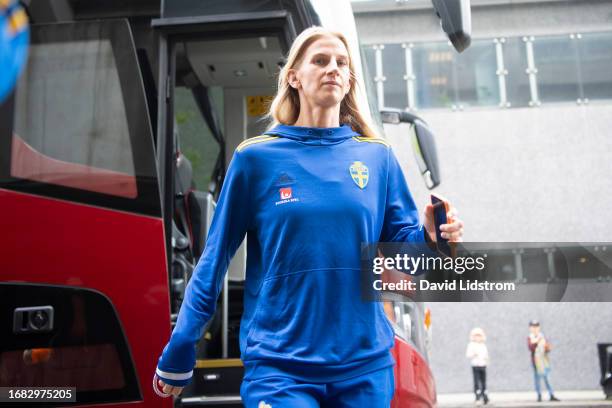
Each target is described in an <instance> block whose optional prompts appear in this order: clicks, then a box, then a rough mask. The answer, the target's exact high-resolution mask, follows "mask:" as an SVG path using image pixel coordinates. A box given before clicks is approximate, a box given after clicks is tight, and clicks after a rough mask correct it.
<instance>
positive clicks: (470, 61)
mask: <svg viewBox="0 0 612 408" xmlns="http://www.w3.org/2000/svg"><path fill="white" fill-rule="evenodd" d="M455 59H456V78H457V92H458V96H459V103H460V104H462V105H465V106H497V105H499V102H500V100H499V82H498V79H497V75H496V73H495V71H496V70H497V58H496V56H495V44H494V43H493V41H492V40H481V41H473V42H472V44H471V45H470V47H469V48H468V49H467V50H465V51H464V52H463V53H461V54H456V55H455Z"/></svg>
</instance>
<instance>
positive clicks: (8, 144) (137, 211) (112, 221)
mask: <svg viewBox="0 0 612 408" xmlns="http://www.w3.org/2000/svg"><path fill="white" fill-rule="evenodd" d="M433 3H434V7H435V11H436V12H437V13H438V15H439V17H440V18H441V22H442V27H443V29H444V30H445V31H446V32H447V33H448V35H449V39H450V40H451V41H452V42H453V44H454V45H455V47H456V48H457V50H462V49H464V48H465V47H467V46H468V45H469V27H468V26H469V2H468V1H466V0H457V1H455V0H452V1H446V2H438V1H434V2H433ZM23 4H24V6H25V8H26V12H27V14H28V16H29V19H30V22H31V25H30V38H31V43H30V48H29V59H28V64H27V66H26V68H25V69H24V72H23V73H22V75H21V77H20V79H19V82H18V83H17V85H16V88H15V90H14V92H13V94H12V95H11V96H10V97H9V98H8V99H7V100H6V101H4V102H3V103H2V105H1V106H0V208H1V209H2V211H0V214H1V215H0V230H1V231H3V232H4V238H3V240H2V245H1V248H2V256H1V257H0V313H1V314H2V318H1V319H0V321H1V322H2V326H1V328H0V386H1V387H71V388H74V394H73V396H72V400H71V401H68V400H66V401H47V402H40V405H41V406H44V405H45V404H46V405H50V406H64V405H82V406H89V405H97V404H112V405H113V406H117V407H128V406H130V407H133V406H135V405H134V404H140V405H143V406H148V407H149V406H150V407H153V406H156V407H170V406H172V405H173V404H174V405H176V406H188V405H202V406H211V407H214V406H242V405H241V401H240V396H239V387H240V382H241V380H242V370H243V369H242V363H241V360H240V358H239V357H240V354H239V351H238V328H239V324H240V318H241V315H242V308H243V305H242V291H243V288H244V284H243V282H244V278H245V276H244V274H245V272H244V271H245V264H246V251H245V249H244V247H241V248H240V249H239V250H238V252H237V253H236V255H235V257H234V259H233V261H232V264H231V265H230V268H229V271H228V273H227V275H226V278H225V283H224V288H223V291H222V295H221V297H220V299H219V304H218V307H217V313H216V314H215V316H214V317H213V318H212V319H211V321H210V322H209V323H208V325H207V326H206V328H205V329H204V334H203V336H202V339H201V341H200V344H199V345H198V356H197V357H198V359H197V364H196V367H195V371H194V381H193V383H192V384H191V385H190V386H188V387H187V388H186V389H185V390H184V392H183V394H182V395H181V397H179V398H175V399H174V401H172V399H162V398H159V397H158V396H156V395H155V393H154V390H153V387H152V377H153V373H154V371H155V366H156V363H157V357H158V356H159V354H160V352H161V350H162V348H163V346H164V345H165V343H166V342H167V340H168V338H169V336H170V333H171V329H172V327H173V325H174V323H175V321H176V317H177V314H178V311H179V308H180V305H181V301H182V299H183V295H184V291H185V287H186V284H187V282H188V281H189V279H190V276H191V273H192V271H193V269H194V266H195V264H196V262H197V260H198V258H199V256H200V254H201V253H202V250H203V248H204V246H205V237H206V233H207V229H208V226H209V225H210V220H211V217H212V214H213V213H214V207H215V200H216V198H217V197H218V194H219V192H220V188H221V186H222V183H223V178H224V174H225V170H226V166H227V164H228V163H229V160H230V158H231V155H232V152H233V150H234V149H235V147H236V146H237V145H238V144H239V143H240V142H242V141H244V140H245V139H247V138H249V137H253V136H256V135H258V134H261V132H262V131H263V130H264V129H265V127H266V125H267V124H266V123H265V122H263V121H262V120H261V118H262V116H263V114H264V113H265V111H266V103H267V101H268V100H269V98H270V97H271V96H272V95H273V94H274V92H275V88H276V75H277V73H278V68H279V66H282V64H283V63H284V56H285V55H286V53H287V52H288V49H289V46H290V44H291V43H292V41H293V39H294V38H295V37H296V35H297V34H298V33H299V32H301V31H302V30H303V29H305V28H307V27H309V26H312V25H321V26H324V27H327V28H331V29H336V30H339V31H342V32H343V33H345V35H346V36H347V38H348V39H349V42H350V46H351V48H352V54H353V56H354V58H355V66H356V67H357V68H356V69H357V75H358V77H359V78H361V79H360V87H361V89H362V92H361V98H362V105H363V106H364V108H365V109H368V110H369V111H370V114H371V115H372V117H373V118H374V120H375V121H376V123H377V126H378V127H379V128H380V130H381V131H384V127H385V126H395V125H396V124H397V123H400V122H402V121H404V122H405V121H413V122H414V121H415V119H414V117H413V116H412V115H406V114H405V112H396V111H392V110H388V111H383V112H381V111H379V109H378V108H377V102H376V98H375V90H374V88H373V85H372V84H371V83H370V81H369V80H368V78H369V76H368V75H366V73H365V72H364V70H365V69H367V67H366V64H365V63H364V62H363V61H362V53H361V51H360V46H359V41H358V38H357V31H356V27H355V21H354V17H353V14H352V11H351V7H350V2H348V1H333V2H331V1H318V0H317V1H315V0H312V1H307V0H305V1H301V0H293V1H282V2H275V1H263V2H247V1H240V0H224V1H208V2H198V1H192V0H173V1H171V2H170V1H165V2H164V1H161V2H160V1H159V0H138V1H133V2H124V1H120V0H105V1H99V2H98V1H97V2H83V1H78V0H60V1H53V2H52V1H44V0H42V1H40V0H37V1H25V2H23ZM453 4H455V5H456V6H457V8H455V9H453V8H452V7H450V6H449V5H453ZM466 4H467V8H466ZM364 79H365V80H364ZM181 98H182V99H181ZM185 99H188V100H189V101H190V103H191V106H193V107H194V110H193V112H195V114H196V115H197V116H198V120H199V121H201V123H203V124H205V127H206V140H204V141H202V146H204V147H203V149H202V151H201V152H199V153H200V154H201V156H197V155H196V156H193V155H192V157H191V160H190V158H189V153H190V152H189V151H187V149H183V147H182V146H183V145H182V143H181V142H182V140H181V133H180V131H179V129H180V126H179V125H180V122H181V118H180V115H179V114H180V110H179V109H178V108H177V103H178V101H179V100H183V101H184V100H185ZM416 122H418V123H416ZM416 122H415V123H414V126H413V128H412V129H413V133H414V134H413V135H412V136H413V137H415V138H416V139H415V140H416V142H417V144H419V143H420V144H421V146H420V148H419V149H417V154H419V155H421V157H420V158H421V160H420V163H421V166H420V167H421V168H420V171H421V172H422V174H423V175H424V177H425V178H426V181H427V182H428V183H429V184H428V185H430V184H432V183H433V184H436V183H439V175H438V174H437V163H436V162H435V145H434V142H433V135H431V132H429V131H428V130H427V127H426V126H425V124H424V122H422V121H416ZM203 137H204V136H203ZM407 137H409V135H407ZM191 153H193V152H191ZM202 157H204V158H202ZM196 159H198V160H199V161H201V162H204V164H205V166H208V167H206V168H208V169H209V172H210V177H209V179H207V180H206V181H205V182H203V183H202V182H200V183H197V182H196V181H195V180H196V177H195V175H194V168H195V167H196V164H197V163H193V162H194V161H196ZM200 164H201V163H200ZM432 180H433V182H432ZM431 186H432V187H433V185H431ZM385 309H386V311H387V316H388V317H389V318H390V320H391V321H392V323H393V324H394V325H395V327H396V344H395V347H394V349H393V355H394V356H395V359H396V362H397V365H396V367H395V379H396V393H395V398H394V400H393V407H407V406H410V407H432V406H434V405H435V404H436V393H435V383H434V379H433V376H432V373H431V370H430V369H429V366H428V362H427V350H426V343H427V342H426V335H427V333H426V327H427V325H426V324H425V323H424V320H425V312H424V310H423V307H422V305H421V304H418V303H415V302H411V301H409V300H408V299H404V300H403V301H401V302H389V303H388V304H386V306H385ZM153 385H154V384H153Z"/></svg>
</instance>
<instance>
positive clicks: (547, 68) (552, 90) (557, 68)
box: [533, 35, 581, 103]
mask: <svg viewBox="0 0 612 408" xmlns="http://www.w3.org/2000/svg"><path fill="white" fill-rule="evenodd" d="M576 41H577V40H572V39H571V38H570V37H569V35H566V36H563V37H537V38H536V39H535V41H534V43H533V53H534V59H535V66H536V68H537V70H538V74H537V75H538V94H539V98H540V101H542V103H546V102H561V101H563V102H566V101H576V99H578V98H580V97H581V95H580V91H579V89H578V83H579V81H578V58H577V57H578V55H577V46H576Z"/></svg>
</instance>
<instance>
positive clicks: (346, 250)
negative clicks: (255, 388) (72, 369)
mask: <svg viewBox="0 0 612 408" xmlns="http://www.w3.org/2000/svg"><path fill="white" fill-rule="evenodd" d="M245 234H246V236H247V268H246V269H247V270H246V282H245V290H244V314H243V317H242V321H241V325H240V350H241V358H242V360H243V362H244V366H245V379H257V378H261V377H266V376H271V375H281V376H290V377H293V378H297V379H301V380H303V381H310V382H315V383H316V382H331V381H341V380H343V379H347V378H350V377H352V376H356V375H360V374H362V373H366V372H370V371H374V370H377V369H381V368H384V367H388V366H390V365H392V364H393V359H392V357H391V355H390V353H389V350H390V348H391V347H392V346H393V336H394V335H393V329H392V328H391V325H390V324H389V322H388V321H387V318H386V316H385V314H384V311H383V308H382V304H381V303H380V302H365V301H362V299H361V296H360V295H361V292H360V248H361V243H374V242H378V241H380V242H424V241H425V237H424V230H423V227H422V226H421V225H420V224H419V219H418V213H417V209H416V207H415V204H414V201H413V199H412V197H411V195H410V192H409V190H408V187H407V185H406V181H405V179H404V176H403V173H402V171H401V169H400V166H399V163H398V161H397V159H396V157H395V155H394V154H393V151H392V150H391V148H390V147H389V145H388V144H387V143H386V142H385V141H383V140H380V139H371V138H365V137H361V136H360V135H359V134H357V133H355V132H354V131H353V130H352V129H351V127H349V126H348V125H343V126H341V127H337V128H306V127H297V126H287V125H278V126H276V127H274V128H273V129H271V130H269V131H268V132H266V134H265V135H263V136H258V137H255V138H252V139H248V140H246V141H244V142H243V143H242V144H240V145H239V146H238V148H237V149H236V151H235V153H234V157H233V159H232V161H231V163H230V166H229V169H228V172H227V176H226V179H225V182H224V184H223V188H222V190H221V195H220V198H219V202H218V204H217V209H216V212H215V214H214V218H213V221H212V225H211V228H210V232H209V234H208V238H207V241H206V248H205V250H204V253H203V254H202V256H201V258H200V260H199V262H198V264H197V266H196V268H195V270H194V273H193V277H192V279H191V281H190V282H189V285H188V286H187V290H186V294H185V299H184V301H183V305H182V307H181V310H180V312H179V316H178V320H177V324H176V327H175V329H174V331H173V333H172V336H171V338H170V341H169V343H168V345H167V346H166V347H165V348H164V351H163V354H162V356H161V358H160V359H159V362H158V367H157V371H156V372H157V375H158V376H159V377H160V378H161V379H162V380H164V382H166V383H168V384H172V385H178V386H183V385H186V384H188V383H189V382H190V381H191V376H192V373H193V371H192V370H193V367H194V365H195V356H196V352H195V345H196V343H197V342H198V341H199V340H200V338H201V336H202V331H203V327H204V325H205V324H206V322H207V321H208V320H209V319H210V318H211V316H212V315H213V313H214V310H215V305H216V300H217V298H218V296H219V292H220V290H221V286H222V283H223V278H224V275H225V273H226V270H227V266H228V264H229V261H230V259H231V257H232V256H233V254H234V253H235V251H236V249H237V248H238V246H239V245H240V243H241V242H242V240H243V238H244V236H245Z"/></svg>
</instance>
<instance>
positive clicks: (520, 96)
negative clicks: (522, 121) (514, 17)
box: [503, 37, 531, 107]
mask: <svg viewBox="0 0 612 408" xmlns="http://www.w3.org/2000/svg"><path fill="white" fill-rule="evenodd" d="M503 50H504V67H505V69H506V70H507V71H508V75H507V76H506V95H507V99H508V102H510V104H511V106H512V107H521V106H529V101H530V100H531V91H530V90H529V76H528V75H527V73H526V72H525V70H526V69H527V50H526V48H525V42H524V41H523V39H522V38H518V37H517V38H506V42H505V43H503Z"/></svg>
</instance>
